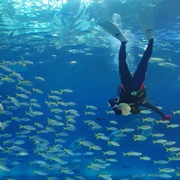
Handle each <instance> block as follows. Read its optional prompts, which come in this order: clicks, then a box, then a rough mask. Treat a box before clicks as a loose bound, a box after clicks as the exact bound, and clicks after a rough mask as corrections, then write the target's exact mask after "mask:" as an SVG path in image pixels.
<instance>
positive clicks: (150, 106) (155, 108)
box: [143, 101, 172, 120]
mask: <svg viewBox="0 0 180 180" xmlns="http://www.w3.org/2000/svg"><path fill="white" fill-rule="evenodd" d="M143 106H145V107H147V108H148V109H152V110H153V111H155V112H156V113H157V114H159V115H160V116H161V117H162V119H163V120H170V119H171V118H172V117H171V116H170V115H165V114H164V113H162V111H160V109H158V108H157V107H156V106H153V105H152V104H150V103H149V102H147V101H146V102H145V103H144V104H143Z"/></svg>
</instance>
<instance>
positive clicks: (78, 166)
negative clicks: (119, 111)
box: [0, 0, 180, 180]
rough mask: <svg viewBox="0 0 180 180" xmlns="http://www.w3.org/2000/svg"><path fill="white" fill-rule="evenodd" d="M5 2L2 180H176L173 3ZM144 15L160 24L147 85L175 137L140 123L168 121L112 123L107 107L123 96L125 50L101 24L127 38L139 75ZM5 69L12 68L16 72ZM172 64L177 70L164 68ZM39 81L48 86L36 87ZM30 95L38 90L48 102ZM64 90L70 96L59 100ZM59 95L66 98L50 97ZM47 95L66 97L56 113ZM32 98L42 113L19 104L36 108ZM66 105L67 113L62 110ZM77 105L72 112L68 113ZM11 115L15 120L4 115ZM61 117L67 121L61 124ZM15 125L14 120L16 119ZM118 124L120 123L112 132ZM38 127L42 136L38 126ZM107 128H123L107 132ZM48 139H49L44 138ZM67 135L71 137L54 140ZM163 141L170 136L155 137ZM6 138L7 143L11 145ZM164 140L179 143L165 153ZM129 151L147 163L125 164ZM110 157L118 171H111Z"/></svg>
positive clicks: (136, 118)
mask: <svg viewBox="0 0 180 180" xmlns="http://www.w3.org/2000/svg"><path fill="white" fill-rule="evenodd" d="M0 2H1V5H0V12H1V13H0V26H1V31H0V33H1V36H0V60H1V61H0V73H1V86H0V87H1V94H0V95H1V98H0V99H1V105H2V106H3V108H4V110H3V109H2V107H1V108H0V110H1V114H0V116H1V120H0V122H1V124H0V140H1V141H0V152H1V156H0V179H2V180H10V179H11V180H12V179H15V180H28V179H29V180H30V179H34V180H46V179H47V180H60V179H61V180H71V179H81V180H82V179H86V180H90V179H106V180H110V179H113V180H125V179H126V180H127V179H144V180H145V179H164V178H166V179H179V176H180V166H179V160H180V159H178V158H180V154H179V153H180V150H179V149H178V148H180V141H179V128H180V127H179V126H178V125H179V116H180V115H179V114H178V113H177V114H175V115H174V114H173V113H172V111H177V110H180V107H179V97H180V70H179V66H180V63H179V39H180V35H179V31H180V24H179V19H180V13H179V8H180V7H179V6H180V5H179V1H178V0H173V3H172V2H171V1H168V0H158V1H156V0H153V1H152V0H151V1H150V0H149V1H148V0H147V1H145V2H144V0H143V1H142V0H137V1H133V0H119V1H118V0H113V1H112V0H101V1H90V0H89V1H85V0H81V1H80V0H69V1H68V0H67V1H65V0H64V1H63V0H61V1H58V2H56V3H55V2H53V1H40V0H39V1H36V0H32V1H27V0H24V1H23V0H21V1H11V0H8V1H3V0H2V1H0ZM147 6H148V7H150V8H151V9H152V11H153V15H154V24H155V43H154V50H153V55H152V58H156V62H152V61H150V62H149V65H148V73H147V76H146V80H145V84H146V88H147V94H148V100H149V102H150V103H152V104H153V105H157V106H160V107H162V111H163V112H164V113H165V114H169V115H171V116H172V119H171V121H170V122H169V123H168V125H171V124H172V125H174V124H175V125H177V127H175V128H173V127H169V128H168V127H167V125H166V124H162V123H156V122H155V121H154V122H153V123H148V122H143V121H142V118H149V117H150V118H154V119H155V120H156V121H158V122H159V121H160V120H161V117H160V116H159V115H157V114H156V113H155V112H153V111H151V113H150V114H143V113H140V114H139V115H133V114H131V115H129V116H116V115H115V114H109V113H110V111H111V108H110V107H109V106H108V100H109V99H110V98H114V97H115V96H116V95H117V87H118V85H119V84H120V79H119V75H118V68H117V66H118V64H117V61H118V59H117V55H118V50H119V46H120V42H119V41H118V40H116V39H115V38H113V37H112V36H111V35H109V34H108V33H106V32H105V31H104V30H103V29H101V28H100V27H99V26H98V23H100V22H103V21H104V20H106V19H110V20H112V21H113V22H115V23H116V24H117V25H118V26H119V27H121V29H122V30H123V32H124V33H125V35H126V36H127V38H128V39H129V42H128V43H127V51H128V52H127V53H128V65H129V68H130V70H131V71H134V70H135V69H136V67H137V65H138V63H139V61H140V59H141V58H140V57H139V55H140V54H142V53H143V52H144V48H145V46H146V44H147V40H146V38H145V37H144V34H143V32H142V31H141V29H140V26H139V24H138V21H137V19H136V17H135V13H136V11H137V10H140V9H143V8H145V7H147ZM11 33H12V34H11ZM10 34H11V35H12V36H11V35H10ZM157 58H162V59H163V60H162V62H158V61H157ZM3 60H5V61H3ZM7 61H10V62H14V64H13V65H9V64H7ZM27 61H28V62H27ZM5 62H6V63H5ZM29 62H30V64H29ZM167 62H168V63H170V64H168V65H167V64H166V65H164V64H161V63H167ZM172 65H173V67H172ZM4 67H8V68H10V70H12V72H13V71H14V72H15V73H19V74H20V75H21V77H22V78H23V80H20V81H30V82H32V83H33V85H32V86H26V85H23V84H21V83H20V84H19V82H18V78H17V77H15V76H12V72H8V71H7V70H5V69H4ZM35 76H37V77H42V78H43V79H44V80H45V81H42V80H37V79H36V78H35ZM3 78H5V79H6V80H7V78H12V79H13V80H14V81H15V82H7V81H6V80H4V79H3ZM17 86H18V87H23V88H25V90H27V91H28V92H29V93H27V91H26V92H22V91H20V90H19V89H17ZM32 88H37V89H39V90H41V91H42V92H43V94H39V93H37V92H35V91H33V89H32ZM64 89H68V90H70V92H62V91H61V90H64ZM52 90H53V91H58V92H59V93H60V92H62V94H52V93H51V92H52ZM16 93H17V94H25V95H27V96H28V98H27V99H25V98H22V97H19V96H18V97H17V94H16ZM49 95H50V96H52V95H56V96H58V97H60V98H61V100H59V104H58V103H57V100H55V99H52V98H49ZM8 96H10V97H14V98H16V100H17V101H18V103H20V104H19V105H17V104H16V105H15V104H14V100H12V99H9V98H8ZM32 99H36V101H37V102H36V103H38V104H39V105H40V106H41V107H40V108H38V107H34V106H33V105H30V104H29V105H27V106H23V105H22V104H21V103H22V102H26V103H30V102H31V101H32ZM46 101H48V102H49V103H51V104H52V103H57V107H53V105H51V108H49V107H48V106H47V103H45V102H46ZM62 102H63V103H69V105H68V106H66V107H65V106H62V105H61V103H62ZM70 102H73V103H74V104H75V105H74V106H70ZM86 105H88V106H90V105H91V106H95V107H96V108H97V110H94V109H90V108H86ZM12 108H16V110H15V109H12ZM31 108H32V109H31ZM54 108H58V110H60V111H62V112H60V113H58V114H56V113H55V112H53V111H52V109H54ZM72 109H73V110H76V112H77V113H78V115H76V116H73V117H72V119H71V120H72V121H68V118H67V115H73V113H72V112H74V111H72ZM33 111H38V112H42V113H43V114H42V115H35V116H34V117H31V116H29V115H26V112H31V113H33ZM66 111H69V112H68V113H66ZM7 112H8V113H9V115H6V113H7ZM70 112H71V113H70ZM85 112H93V113H95V115H88V114H87V115H86V114H85ZM55 115H58V116H59V117H61V119H59V120H58V119H57V118H56V117H55ZM13 117H16V118H17V119H16V120H12V119H13ZM22 118H29V119H28V120H29V121H23V120H22ZM48 118H50V119H53V120H56V122H61V123H63V125H62V126H57V125H52V124H51V123H48ZM97 118H101V119H102V120H97ZM112 120H113V121H115V122H116V123H117V124H111V123H110V121H112ZM35 122H36V123H40V124H41V125H43V127H42V128H40V127H38V126H37V125H35ZM4 125H5V127H3V126H4ZM20 125H21V126H24V127H26V125H30V126H31V127H34V128H35V130H30V131H29V132H28V133H27V134H25V133H24V134H23V137H22V136H19V135H18V134H19V133H22V130H26V129H25V128H20ZM142 125H149V126H151V129H150V130H138V126H142ZM72 126H73V128H72ZM68 127H71V128H72V129H67V128H68ZM93 127H98V128H93ZM109 127H113V128H116V129H114V130H107V128H109ZM49 128H53V129H49ZM125 128H131V129H133V132H124V133H122V130H121V129H125ZM44 130H46V131H45V132H46V133H42V132H43V131H44ZM62 132H63V133H66V135H67V136H57V134H59V133H62ZM102 133H103V134H102ZM157 133H162V134H164V136H163V137H153V136H152V134H157ZM114 134H116V135H117V134H118V135H121V136H122V137H120V138H119V137H118V135H117V136H116V135H114ZM6 135H8V137H4V136H6ZM123 135H124V136H123ZM134 135H143V137H145V138H146V139H145V140H143V141H140V140H137V141H134ZM99 136H103V137H104V138H109V141H111V142H116V143H118V146H114V145H108V142H107V140H103V139H101V138H100V137H99ZM97 137H99V138H97ZM57 139H58V140H57ZM159 139H163V140H166V141H167V142H169V141H173V142H174V143H175V144H173V145H169V146H166V145H164V144H162V143H153V141H156V140H159ZM18 140H20V142H21V141H22V140H24V143H22V144H18ZM55 140H56V141H55ZM58 141H59V142H58ZM83 142H84V143H90V144H91V146H98V148H100V149H99V150H96V149H90V145H89V146H88V145H82V144H81V143H83ZM171 147H175V148H177V151H176V152H174V151H172V150H168V151H167V150H166V148H171ZM17 148H19V150H17ZM15 149H16V150H15ZM107 151H113V152H114V153H115V155H108V154H105V155H104V153H103V152H107ZM131 151H133V152H134V151H135V152H138V153H141V155H137V156H135V155H133V154H131V153H130V154H129V156H128V155H126V156H123V153H127V152H131ZM19 153H20V154H19ZM21 153H26V154H21ZM144 156H147V157H148V158H149V159H148V160H147V159H146V158H147V157H146V158H145V160H140V157H141V158H142V157H144ZM109 158H113V161H115V162H110V161H109V160H108V159H109ZM175 158H176V159H175ZM158 160H165V161H167V164H158V163H157V164H155V163H154V161H158ZM37 161H38V162H37ZM42 163H43V164H42ZM167 168H168V169H167ZM159 169H161V171H162V172H161V171H160V170H159ZM169 169H170V170H171V171H172V172H169V171H168V170H169ZM163 171H164V172H163Z"/></svg>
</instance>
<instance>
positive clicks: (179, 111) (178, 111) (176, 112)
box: [172, 110, 180, 115]
mask: <svg viewBox="0 0 180 180" xmlns="http://www.w3.org/2000/svg"><path fill="white" fill-rule="evenodd" d="M172 113H173V115H175V114H180V110H177V111H172Z"/></svg>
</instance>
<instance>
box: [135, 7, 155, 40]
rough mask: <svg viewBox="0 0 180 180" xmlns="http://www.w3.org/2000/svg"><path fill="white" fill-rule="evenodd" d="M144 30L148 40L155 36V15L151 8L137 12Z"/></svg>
mask: <svg viewBox="0 0 180 180" xmlns="http://www.w3.org/2000/svg"><path fill="white" fill-rule="evenodd" d="M136 15H137V18H138V21H139V24H140V26H141V29H142V31H143V32H144V34H145V36H146V37H147V39H148V40H150V39H152V38H154V17H153V13H152V10H151V8H149V7H148V8H145V9H143V10H141V11H138V12H137V13H136Z"/></svg>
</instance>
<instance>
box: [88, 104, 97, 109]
mask: <svg viewBox="0 0 180 180" xmlns="http://www.w3.org/2000/svg"><path fill="white" fill-rule="evenodd" d="M87 108H89V109H92V110H97V107H95V106H91V105H90V106H88V105H86V109H87Z"/></svg>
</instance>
